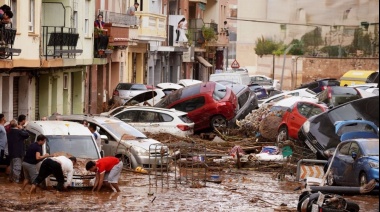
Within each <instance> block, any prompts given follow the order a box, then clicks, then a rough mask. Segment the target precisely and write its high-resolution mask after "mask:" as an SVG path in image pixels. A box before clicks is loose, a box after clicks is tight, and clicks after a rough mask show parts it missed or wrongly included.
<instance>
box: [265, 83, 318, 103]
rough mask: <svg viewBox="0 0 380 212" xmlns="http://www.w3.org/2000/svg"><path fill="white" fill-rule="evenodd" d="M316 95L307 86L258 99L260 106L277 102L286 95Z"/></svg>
mask: <svg viewBox="0 0 380 212" xmlns="http://www.w3.org/2000/svg"><path fill="white" fill-rule="evenodd" d="M316 95H317V94H316V93H315V92H314V91H312V90H310V89H308V88H303V89H298V90H293V91H285V92H283V93H280V94H277V95H274V96H271V97H269V98H267V99H262V100H259V107H261V106H262V105H264V104H268V103H274V102H278V101H280V100H283V99H285V98H287V97H291V96H300V97H309V98H316Z"/></svg>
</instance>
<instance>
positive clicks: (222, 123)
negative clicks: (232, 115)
mask: <svg viewBox="0 0 380 212" xmlns="http://www.w3.org/2000/svg"><path fill="white" fill-rule="evenodd" d="M211 127H212V128H219V127H227V120H226V119H225V118H224V117H223V116H221V115H218V116H214V117H212V119H211Z"/></svg>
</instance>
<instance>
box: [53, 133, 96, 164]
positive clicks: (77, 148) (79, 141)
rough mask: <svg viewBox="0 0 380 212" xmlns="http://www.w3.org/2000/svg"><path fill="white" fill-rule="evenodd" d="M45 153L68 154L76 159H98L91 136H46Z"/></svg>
mask: <svg viewBox="0 0 380 212" xmlns="http://www.w3.org/2000/svg"><path fill="white" fill-rule="evenodd" d="M46 138H47V139H46V140H47V142H46V150H47V153H49V154H50V155H51V154H54V153H57V152H60V153H62V152H64V153H68V154H70V155H72V156H74V157H77V158H86V159H99V154H98V151H97V149H96V146H95V142H94V140H93V138H92V136H90V135H88V136H84V135H83V136H81V135H64V136H62V135H56V136H52V135H50V136H46Z"/></svg>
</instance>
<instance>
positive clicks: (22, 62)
mask: <svg viewBox="0 0 380 212" xmlns="http://www.w3.org/2000/svg"><path fill="white" fill-rule="evenodd" d="M94 3H95V1H93V0H85V1H80V0H70V1H69V0H62V1H55V2H51V1H45V0H23V1H20V0H3V1H0V4H1V5H2V4H8V5H9V6H11V9H12V11H13V13H14V17H13V19H12V24H11V25H10V26H7V27H8V28H6V29H4V31H2V32H1V33H2V36H3V37H8V36H9V35H10V32H13V31H14V32H15V36H14V37H13V39H6V40H5V41H4V43H5V48H3V51H0V54H2V57H0V76H1V77H0V91H1V99H0V111H2V112H3V113H4V114H5V115H6V117H7V119H8V120H10V119H12V118H15V117H17V116H18V115H19V114H25V115H27V118H28V119H29V120H36V119H40V118H41V117H43V116H49V115H51V114H52V113H55V112H58V113H61V114H70V113H83V111H84V108H85V89H84V88H85V78H86V75H87V73H88V72H89V71H91V67H92V64H93V63H94V62H95V63H105V60H104V61H94V60H93V36H92V32H93V24H90V23H91V22H92V21H93V17H94V14H95V4H94Z"/></svg>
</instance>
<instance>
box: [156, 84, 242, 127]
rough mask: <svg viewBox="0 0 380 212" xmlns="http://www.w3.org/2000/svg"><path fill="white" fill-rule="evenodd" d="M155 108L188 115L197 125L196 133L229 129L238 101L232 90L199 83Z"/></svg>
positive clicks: (171, 95)
mask: <svg viewBox="0 0 380 212" xmlns="http://www.w3.org/2000/svg"><path fill="white" fill-rule="evenodd" d="M154 107H158V108H168V109H170V108H175V109H176V110H179V111H183V112H186V113H188V117H189V118H190V120H192V121H193V122H194V123H195V126H194V131H200V130H204V129H210V128H211V129H212V128H214V127H227V125H228V121H230V120H231V119H233V118H234V117H235V115H236V112H237V110H238V100H237V98H236V95H235V94H234V93H233V92H232V90H231V89H230V88H227V87H226V86H224V85H222V84H219V83H216V82H206V83H198V84H195V85H192V86H189V87H185V88H182V89H179V90H177V91H175V92H173V93H171V94H169V95H167V96H166V97H165V98H164V99H162V100H161V101H160V102H159V103H157V104H156V105H155V106H154Z"/></svg>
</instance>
